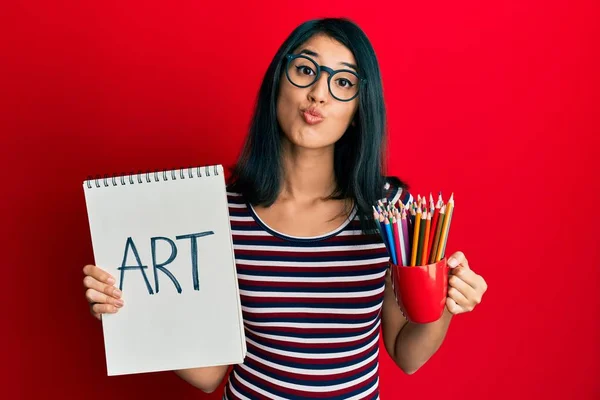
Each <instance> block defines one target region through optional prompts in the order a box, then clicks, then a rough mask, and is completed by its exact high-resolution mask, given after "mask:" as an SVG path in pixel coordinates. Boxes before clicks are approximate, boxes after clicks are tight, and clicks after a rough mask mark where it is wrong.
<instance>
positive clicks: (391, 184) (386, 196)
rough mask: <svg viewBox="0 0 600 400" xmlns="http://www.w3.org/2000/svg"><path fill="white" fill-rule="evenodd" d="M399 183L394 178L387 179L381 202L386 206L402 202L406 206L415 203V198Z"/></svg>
mask: <svg viewBox="0 0 600 400" xmlns="http://www.w3.org/2000/svg"><path fill="white" fill-rule="evenodd" d="M397 182H398V180H397V179H395V178H393V177H390V178H386V181H385V184H384V186H383V198H382V199H381V201H382V202H383V203H384V204H386V203H392V204H397V203H398V202H401V203H402V204H403V205H405V206H406V205H407V204H409V203H411V202H412V201H413V197H412V195H411V194H410V192H409V191H408V190H406V189H404V188H402V187H401V186H400V185H398V183H397Z"/></svg>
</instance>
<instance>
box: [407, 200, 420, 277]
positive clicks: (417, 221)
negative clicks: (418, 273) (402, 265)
mask: <svg viewBox="0 0 600 400" xmlns="http://www.w3.org/2000/svg"><path fill="white" fill-rule="evenodd" d="M420 225H421V206H418V207H417V213H416V215H415V228H414V231H413V241H412V244H411V246H412V254H411V258H410V266H411V267H414V266H415V265H416V262H417V247H418V245H419V228H420Z"/></svg>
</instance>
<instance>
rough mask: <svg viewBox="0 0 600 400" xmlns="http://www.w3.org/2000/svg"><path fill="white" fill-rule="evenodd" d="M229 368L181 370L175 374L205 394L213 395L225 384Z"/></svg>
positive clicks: (220, 366)
mask: <svg viewBox="0 0 600 400" xmlns="http://www.w3.org/2000/svg"><path fill="white" fill-rule="evenodd" d="M229 367H230V365H219V366H216V367H202V368H189V369H179V370H176V371H173V372H175V374H177V375H178V376H179V377H180V378H181V379H183V380H184V381H186V382H188V383H190V384H191V385H192V386H195V387H197V388H198V389H200V390H202V391H203V392H205V393H212V392H214V391H215V389H216V388H218V387H219V385H220V384H221V382H223V378H224V377H225V375H226V374H227V371H228V370H229Z"/></svg>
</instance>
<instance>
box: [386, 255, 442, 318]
mask: <svg viewBox="0 0 600 400" xmlns="http://www.w3.org/2000/svg"><path fill="white" fill-rule="evenodd" d="M390 264H391V263H390ZM449 268H450V267H448V264H447V263H446V258H445V257H444V258H442V259H441V260H440V261H438V262H435V263H433V264H428V265H420V266H415V267H403V266H401V265H395V264H391V271H392V286H393V287H394V294H395V295H396V301H397V302H398V305H399V306H400V310H402V314H404V317H405V318H406V319H408V320H409V321H411V322H416V323H419V324H426V323H429V322H434V321H437V320H438V319H440V317H441V316H442V314H443V312H444V307H445V306H446V296H447V295H448V270H449Z"/></svg>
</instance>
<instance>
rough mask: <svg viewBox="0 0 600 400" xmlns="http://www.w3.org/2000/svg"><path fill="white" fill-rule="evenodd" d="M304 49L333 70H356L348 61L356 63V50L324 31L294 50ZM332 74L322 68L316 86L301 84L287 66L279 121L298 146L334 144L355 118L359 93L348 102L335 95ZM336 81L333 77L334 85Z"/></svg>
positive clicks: (283, 75)
mask: <svg viewBox="0 0 600 400" xmlns="http://www.w3.org/2000/svg"><path fill="white" fill-rule="evenodd" d="M302 52H304V54H306V55H308V56H309V57H310V58H312V59H313V60H315V61H316V62H317V64H319V65H324V66H327V67H329V68H331V69H333V70H339V69H348V70H353V71H355V69H354V68H350V67H348V65H347V64H354V65H355V64H356V60H355V59H354V56H353V55H352V52H351V51H350V50H349V49H348V48H346V47H345V46H344V45H342V44H341V43H339V42H338V41H336V40H335V39H332V38H331V37H329V36H326V35H324V34H317V35H315V36H313V37H312V38H310V39H309V40H308V41H306V42H305V43H304V44H302V45H300V46H299V47H298V48H297V49H296V50H295V51H294V54H299V53H302ZM290 72H292V71H290ZM355 72H356V71H355ZM296 73H297V71H296ZM302 73H305V74H308V73H310V70H303V71H302ZM314 73H316V71H314ZM338 75H339V74H336V77H337V76H338ZM328 78H329V74H328V73H327V72H325V71H322V72H321V76H320V77H319V80H318V81H317V82H315V83H314V84H313V85H312V86H309V87H306V88H299V87H297V86H294V85H292V84H291V83H290V81H289V80H288V78H287V77H286V75H285V68H284V71H283V74H282V75H281V84H280V85H279V94H278V97H277V121H278V122H279V126H280V127H281V129H282V130H283V133H284V134H285V136H286V138H287V139H288V140H289V141H290V142H291V143H293V144H294V145H296V146H299V147H304V148H312V149H316V148H322V147H326V146H331V145H333V144H334V143H335V142H337V141H338V140H339V139H340V138H341V137H342V135H343V134H344V132H346V129H347V128H348V125H349V124H350V123H351V122H352V119H353V118H354V114H355V113H356V110H357V108H358V97H355V98H354V99H353V100H351V101H347V102H343V101H339V100H337V99H335V98H334V97H332V96H331V93H329V88H328V86H327V79H328ZM334 84H335V83H334V81H333V80H332V81H331V85H332V86H333V85H334ZM342 84H346V83H345V82H342Z"/></svg>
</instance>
